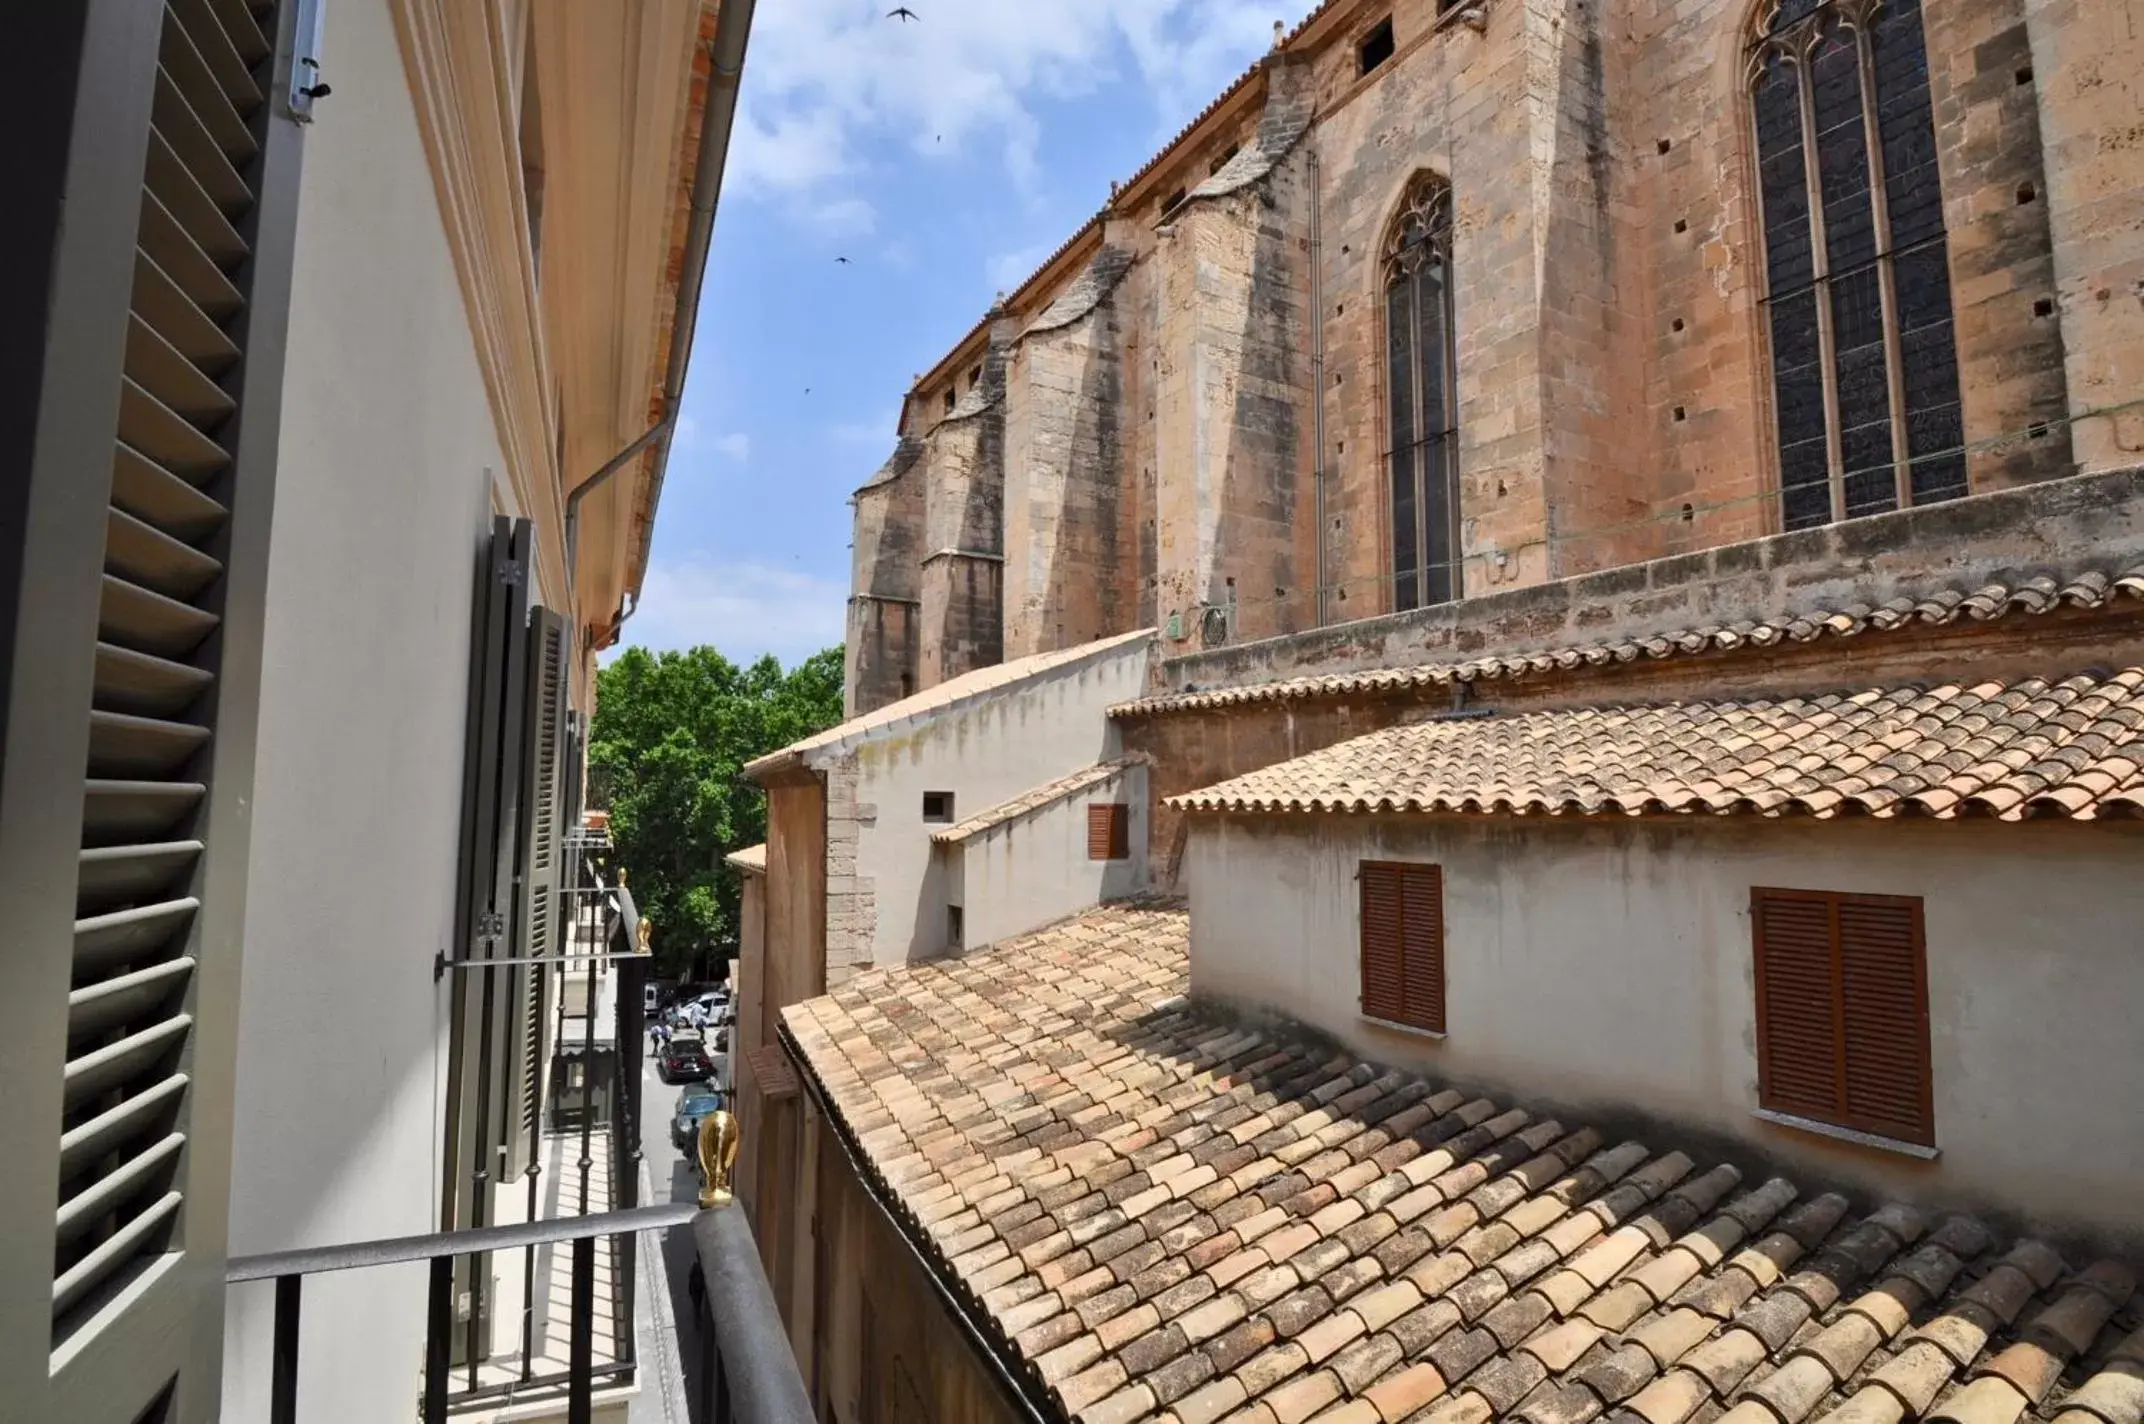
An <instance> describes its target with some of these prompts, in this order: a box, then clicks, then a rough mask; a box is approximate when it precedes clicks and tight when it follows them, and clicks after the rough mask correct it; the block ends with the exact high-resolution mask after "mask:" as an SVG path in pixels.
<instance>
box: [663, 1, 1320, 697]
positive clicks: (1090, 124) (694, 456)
mask: <svg viewBox="0 0 2144 1424" xmlns="http://www.w3.org/2000/svg"><path fill="white" fill-rule="evenodd" d="M907 3H908V4H909V6H910V8H912V9H913V10H914V11H915V12H916V14H917V15H918V16H919V17H920V18H919V19H918V21H917V22H916V23H913V24H908V23H901V22H898V21H894V20H890V19H887V18H886V15H885V12H886V11H887V10H889V9H891V8H892V7H893V4H894V0H762V3H761V4H760V5H759V7H758V14H757V17H756V19H755V21H754V24H753V31H752V39H751V46H750V49H749V52H748V53H747V56H746V60H745V76H744V88H743V96H742V100H741V102H740V106H739V114H738V127H737V132H736V136H735V138H734V140H733V142H732V144H731V149H730V161H729V169H728V172H727V174H726V175H725V178H724V182H723V192H722V199H721V206H720V208H719V209H718V212H717V216H716V220H715V235H714V247H713V253H712V256H711V258H710V262H709V268H708V274H707V285H706V289H705V292H704V294H703V296H702V299H701V309H700V324H699V331H698V335H697V338H696V344H695V347H694V350H693V359H692V370H691V375H690V379H689V381H688V384H687V386H686V389H685V410H684V416H683V419H682V421H681V422H680V426H679V438H678V440H677V444H676V448H675V449H674V451H673V452H672V455H671V462H670V471H669V475H668V478H667V480H666V482H665V484H664V488H663V505H662V512H661V516H660V519H659V520H658V523H657V525H656V530H655V545H654V550H653V554H652V556H651V559H650V564H649V569H648V576H647V581H646V586H645V588H644V590H643V599H642V605H643V606H642V610H641V612H640V613H639V614H637V615H636V616H635V618H634V620H633V621H632V622H631V623H629V624H628V625H626V630H625V631H626V641H627V642H630V643H639V644H641V645H643V646H648V647H655V648H678V647H689V646H692V645H694V644H696V643H711V644H713V645H714V646H715V647H717V648H719V649H720V650H721V651H722V652H724V653H725V654H727V655H729V656H730V657H732V658H734V659H737V660H739V661H745V660H749V659H751V658H755V657H758V656H759V655H760V654H762V653H767V652H771V653H773V654H775V655H776V656H777V657H779V658H781V659H782V660H783V662H784V663H791V662H794V661H795V660H797V659H798V658H800V657H803V656H804V655H806V654H808V653H811V652H813V651H815V650H817V649H819V648H823V647H828V646H830V645H832V644H835V643H838V642H840V641H841V632H842V611H843V602H844V600H845V599H846V598H847V596H848V568H849V549H848V545H849V506H848V496H849V493H850V491H852V490H854V489H855V488H856V486H857V485H859V484H861V483H862V482H863V481H864V480H865V478H867V477H868V476H869V475H870V474H871V472H872V471H873V470H875V469H876V468H877V467H878V466H879V464H880V463H881V462H882V461H883V460H884V459H885V458H886V456H887V454H888V453H890V452H891V450H892V449H893V441H894V420H895V417H896V415H897V414H898V411H899V405H900V398H901V395H902V393H903V392H905V391H906V390H907V388H908V386H909V383H910V381H911V379H912V378H913V377H914V375H915V374H916V373H918V372H921V371H925V370H928V369H929V368H930V367H931V366H932V365H934V364H935V363H936V362H937V360H938V359H939V357H941V356H942V355H944V354H945V352H946V351H947V350H948V349H949V348H950V347H951V346H952V344H953V343H954V342H955V341H957V340H959V339H960V337H961V336H962V335H964V334H965V333H966V332H967V331H968V329H969V328H970V327H972V326H973V325H974V324H975V322H976V321H977V319H978V318H980V317H981V316H982V314H983V312H984V311H985V310H986V309H987V308H988V307H989V305H990V301H991V297H992V295H993V293H995V292H997V291H1000V290H1010V289H1011V288H1013V287H1014V286H1016V285H1017V284H1018V283H1019V282H1020V281H1021V280H1023V279H1024V278H1025V277H1026V276H1027V275H1028V274H1029V273H1030V272H1031V271H1032V270H1033V269H1034V268H1035V267H1036V266H1037V265H1038V264H1039V263H1040V262H1041V260H1042V259H1043V258H1044V257H1046V256H1048V255H1049V253H1050V252H1052V251H1054V250H1055V249H1056V247H1057V245H1058V244H1059V243H1061V242H1062V241H1063V240H1064V239H1065V238H1066V237H1068V236H1070V235H1071V234H1072V232H1073V231H1074V230H1075V229H1076V228H1078V227H1079V225H1080V224H1081V223H1083V222H1085V221H1086V220H1087V219H1088V218H1089V217H1091V216H1092V215H1093V214H1094V212H1095V211H1096V210H1097V209H1098V208H1100V207H1101V205H1102V203H1103V202H1104V201H1105V200H1106V199H1107V198H1108V195H1109V184H1110V181H1111V180H1112V179H1124V178H1128V177H1130V176H1131V174H1132V173H1133V172H1134V171H1135V170H1137V169H1138V167H1139V166H1140V165H1141V164H1143V163H1144V162H1145V161H1146V160H1147V159H1148V158H1149V157H1151V156H1152V155H1153V153H1154V152H1155V151H1156V150H1157V149H1158V148H1159V147H1160V146H1161V144H1163V143H1165V142H1166V141H1167V140H1168V138H1169V137H1170V136H1171V135H1173V134H1174V133H1175V132H1176V131H1177V130H1178V129H1179V128H1181V127H1182V126H1183V125H1184V124H1185V123H1186V122H1187V121H1189V120H1190V118H1191V117H1192V116H1193V115H1195V114H1196V113H1197V112H1198V111H1199V110H1200V109H1201V108H1202V107H1204V106H1205V104H1206V103H1207V101H1208V100H1210V99H1211V98H1212V97H1213V96H1214V95H1215V94H1216V93H1218V92H1219V91H1220V90H1221V88H1222V87H1224V86H1225V85H1226V84H1227V83H1228V82H1229V81H1230V80H1231V79H1233V78H1234V77H1235V76H1236V75H1237V74H1239V73H1240V72H1242V70H1243V68H1244V67H1245V66H1246V65H1247V64H1249V63H1250V62H1251V61H1252V60H1253V59H1255V58H1256V57H1257V56H1258V55H1259V54H1260V53H1262V52H1263V51H1264V50H1265V49H1266V48H1267V47H1268V46H1269V45H1271V43H1272V39H1273V23H1274V21H1276V20H1279V21H1282V22H1284V23H1286V24H1287V25H1289V26H1291V27H1292V26H1293V25H1294V24H1295V23H1296V22H1297V21H1298V20H1300V19H1301V18H1302V17H1303V15H1304V14H1305V13H1306V12H1307V11H1308V9H1309V8H1310V6H1309V0H1278V3H1269V4H1264V5H1248V4H1244V3H1242V0H907ZM837 257H847V258H848V259H849V262H848V263H847V264H846V265H844V264H841V263H838V262H836V261H835V259H836V258H837Z"/></svg>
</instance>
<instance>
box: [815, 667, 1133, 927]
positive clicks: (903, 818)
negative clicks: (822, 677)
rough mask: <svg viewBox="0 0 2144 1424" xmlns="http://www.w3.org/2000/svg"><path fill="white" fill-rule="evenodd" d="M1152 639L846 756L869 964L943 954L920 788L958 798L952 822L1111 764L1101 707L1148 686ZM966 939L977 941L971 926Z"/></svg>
mask: <svg viewBox="0 0 2144 1424" xmlns="http://www.w3.org/2000/svg"><path fill="white" fill-rule="evenodd" d="M1151 646H1152V645H1151V642H1150V641H1147V640H1140V641H1136V642H1131V643H1125V644H1121V645H1119V646H1118V647H1115V648H1112V649H1109V650H1107V651H1104V652H1100V653H1097V654H1095V655H1094V656H1093V657H1091V658H1087V659H1083V660H1081V661H1079V662H1077V663H1074V664H1071V665H1068V666H1065V667H1061V668H1056V669H1052V670H1050V671H1047V672H1043V673H1038V674H1036V675H1035V676H1034V677H1033V678H1030V679H1026V680H1023V681H1021V682H1018V683H1014V684H1012V685H1010V686H1008V687H1005V688H1003V689H1000V690H997V691H994V692H990V693H986V694H983V695H980V696H978V697H976V698H974V699H973V700H971V701H968V702H963V703H958V704H956V705H954V706H951V707H948V708H946V709H944V710H943V711H939V712H936V713H933V714H932V715H931V716H930V717H929V718H928V719H927V720H925V721H924V722H923V723H922V724H921V725H918V726H914V727H909V728H904V729H903V730H901V731H900V732H898V733H895V734H892V735H888V736H884V737H881V738H876V739H874V740H871V741H867V742H865V743H863V744H862V745H861V746H860V747H858V748H857V749H856V750H855V751H854V752H853V753H851V755H853V756H854V757H855V759H856V760H855V769H856V783H857V795H856V801H857V806H858V820H859V821H860V823H861V824H860V826H859V830H858V834H857V842H856V875H857V878H858V880H859V881H866V882H868V883H869V884H870V886H871V889H872V896H873V902H874V906H875V911H874V916H875V924H876V930H875V933H874V938H873V944H872V962H873V963H875V964H882V965H883V964H899V963H902V962H904V961H906V960H909V959H916V958H924V957H928V956H930V955H933V954H939V953H942V952H944V949H945V918H946V917H945V903H946V902H945V891H944V885H943V878H942V876H941V875H940V874H938V873H937V864H938V862H937V859H936V857H935V856H934V855H933V854H932V845H931V838H930V833H931V832H932V831H933V830H939V829H943V827H942V826H940V825H933V824H929V823H926V822H925V821H924V819H923V793H924V792H926V791H951V792H952V793H954V806H953V819H954V820H955V821H959V820H962V819H965V818H966V817H969V816H973V815H976V814H977V813H979V812H982V811H986V810H988V809H989V808H991V807H992V806H995V805H998V804H999V803H1001V802H1004V801H1009V800H1011V799H1012V798H1013V797H1015V796H1018V795H1020V794H1021V793H1022V792H1026V791H1032V790H1033V789H1035V788H1036V787H1038V786H1041V785H1043V784H1045V783H1047V782H1051V781H1055V780H1057V779H1058V778H1059V777H1062V776H1068V775H1070V774H1071V773H1073V772H1075V771H1078V770H1080V769H1082V768H1084V767H1089V766H1093V765H1094V764H1095V763H1096V762H1100V761H1106V760H1108V759H1109V758H1110V757H1111V756H1113V755H1115V754H1116V753H1115V749H1116V741H1115V738H1116V729H1115V727H1114V726H1113V725H1112V724H1111V723H1110V721H1109V719H1108V717H1107V716H1105V715H1104V713H1105V710H1106V709H1107V708H1108V707H1109V706H1110V704H1112V703H1116V702H1124V701H1128V700H1130V699H1132V698H1134V697H1137V696H1138V695H1139V694H1140V692H1141V690H1142V689H1143V688H1144V687H1145V686H1146V668H1147V658H1148V656H1149V653H1150V648H1151ZM1082 854H1084V851H1082ZM832 888H834V887H832V886H831V885H830V886H829V889H830V890H831V889H832ZM967 939H968V943H969V945H970V946H971V947H972V946H974V945H975V944H977V943H980V941H978V940H977V939H976V938H975V934H974V932H973V931H972V930H970V931H968V933H967Z"/></svg>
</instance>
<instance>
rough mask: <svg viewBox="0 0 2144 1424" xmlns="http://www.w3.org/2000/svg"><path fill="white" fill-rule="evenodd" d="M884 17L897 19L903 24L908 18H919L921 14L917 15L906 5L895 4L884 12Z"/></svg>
mask: <svg viewBox="0 0 2144 1424" xmlns="http://www.w3.org/2000/svg"><path fill="white" fill-rule="evenodd" d="M886 18H887V19H889V20H899V21H900V22H901V23H902V24H904V25H905V24H907V23H908V22H909V21H910V20H920V19H922V18H923V17H922V16H921V15H918V14H917V13H916V12H915V11H913V10H911V9H909V8H908V7H907V6H906V5H896V6H895V7H894V8H893V9H891V10H888V11H887V12H886Z"/></svg>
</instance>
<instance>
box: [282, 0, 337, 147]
mask: <svg viewBox="0 0 2144 1424" xmlns="http://www.w3.org/2000/svg"><path fill="white" fill-rule="evenodd" d="M325 3H326V0H298V17H297V23H296V25H295V26H294V27H293V29H294V33H293V35H292V48H291V58H290V92H289V93H288V94H287V95H285V96H284V106H285V107H286V108H287V109H289V110H290V116H291V118H292V119H294V120H296V121H297V122H298V123H301V124H309V123H311V122H312V121H313V101H314V100H316V99H325V98H327V96H328V95H329V94H331V93H333V92H334V91H333V90H332V89H330V88H329V87H328V85H327V83H326V81H324V80H323V79H322V78H321V77H320V12H321V9H322V7H323V6H324V5H325Z"/></svg>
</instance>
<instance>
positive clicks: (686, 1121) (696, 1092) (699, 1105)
mask: <svg viewBox="0 0 2144 1424" xmlns="http://www.w3.org/2000/svg"><path fill="white" fill-rule="evenodd" d="M728 1106H729V1095H728V1094H727V1093H725V1092H723V1091H722V1090H721V1089H720V1088H703V1087H697V1086H696V1087H691V1088H687V1089H686V1090H685V1091H684V1092H682V1093H680V1094H678V1099H677V1111H676V1112H674V1113H672V1114H671V1115H670V1145H671V1146H672V1147H675V1148H677V1149H678V1150H679V1151H681V1152H683V1151H689V1150H690V1148H691V1144H692V1142H693V1140H694V1139H695V1138H697V1137H698V1136H699V1135H700V1123H701V1121H702V1120H703V1119H704V1118H706V1117H707V1115H708V1114H709V1113H713V1112H718V1111H720V1110H721V1109H723V1108H726V1107H728Z"/></svg>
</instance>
